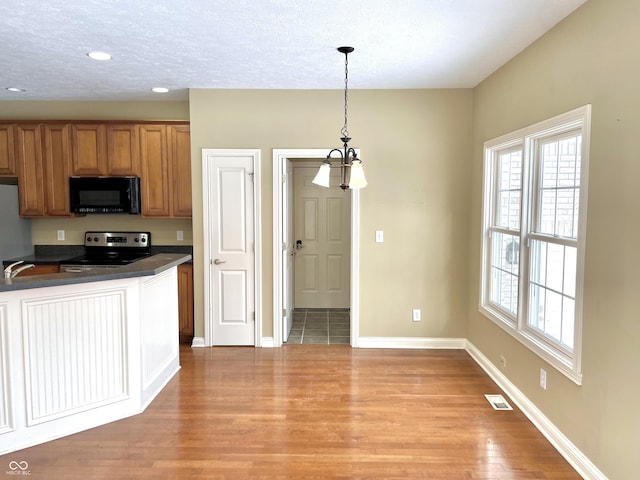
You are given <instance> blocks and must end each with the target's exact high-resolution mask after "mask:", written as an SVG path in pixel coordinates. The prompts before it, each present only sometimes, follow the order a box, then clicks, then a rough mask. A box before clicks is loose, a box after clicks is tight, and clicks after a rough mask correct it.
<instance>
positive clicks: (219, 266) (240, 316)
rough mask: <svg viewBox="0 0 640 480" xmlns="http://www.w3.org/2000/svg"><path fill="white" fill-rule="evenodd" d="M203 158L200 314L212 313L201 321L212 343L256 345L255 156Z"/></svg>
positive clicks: (211, 156)
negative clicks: (204, 299)
mask: <svg viewBox="0 0 640 480" xmlns="http://www.w3.org/2000/svg"><path fill="white" fill-rule="evenodd" d="M205 161H206V162H207V165H206V166H205V167H204V168H203V175H206V178H204V179H203V188H204V189H205V191H206V195H203V199H205V201H206V202H207V204H205V205H203V210H204V215H205V217H207V218H208V220H209V221H208V222H206V223H207V224H208V227H207V231H205V232H204V234H205V236H207V239H206V240H205V244H206V247H205V250H208V252H207V251H205V262H207V265H206V269H205V275H206V276H208V281H205V288H209V289H210V291H209V292H205V295H206V296H208V298H209V299H210V301H209V302H208V303H209V305H208V308H207V309H206V310H207V311H206V312H205V314H206V315H210V316H211V318H209V319H206V318H205V323H206V322H207V321H209V322H210V323H209V324H210V325H212V332H211V336H212V339H211V340H212V342H211V343H212V344H213V345H255V292H254V280H255V278H254V277H255V267H254V266H255V263H254V262H255V259H254V229H253V225H254V222H253V215H254V211H253V205H254V202H253V164H254V158H253V156H251V155H246V156H237V155H229V156H228V157H225V156H214V155H209V156H207V157H206V158H205ZM207 247H208V248H207ZM207 257H208V258H207Z"/></svg>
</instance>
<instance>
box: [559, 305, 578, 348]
mask: <svg viewBox="0 0 640 480" xmlns="http://www.w3.org/2000/svg"><path fill="white" fill-rule="evenodd" d="M575 316H576V302H575V300H572V299H570V298H566V297H565V298H564V300H563V301H562V318H563V319H568V318H575ZM573 324H574V322H569V321H567V320H563V322H562V343H563V344H564V345H566V346H567V347H569V349H570V350H573V333H574V332H573Z"/></svg>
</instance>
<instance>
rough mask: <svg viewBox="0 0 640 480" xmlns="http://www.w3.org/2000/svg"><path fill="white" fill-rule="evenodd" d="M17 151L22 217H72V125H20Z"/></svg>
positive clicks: (17, 128) (18, 126)
mask: <svg viewBox="0 0 640 480" xmlns="http://www.w3.org/2000/svg"><path fill="white" fill-rule="evenodd" d="M15 152H16V159H17V170H18V197H19V205H20V215H21V216H23V217H44V216H63V217H68V216H70V215H71V213H70V211H69V162H70V160H71V148H70V132H69V126H68V125H58V124H53V125H36V124H24V125H17V126H16V150H15Z"/></svg>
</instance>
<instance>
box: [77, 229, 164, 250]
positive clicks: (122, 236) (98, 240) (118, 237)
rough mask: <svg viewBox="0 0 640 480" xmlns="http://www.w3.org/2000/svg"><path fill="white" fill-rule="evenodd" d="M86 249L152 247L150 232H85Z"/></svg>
mask: <svg viewBox="0 0 640 480" xmlns="http://www.w3.org/2000/svg"><path fill="white" fill-rule="evenodd" d="M84 246H85V247H134V248H135V247H138V248H148V247H150V246H151V233H150V232H85V234H84Z"/></svg>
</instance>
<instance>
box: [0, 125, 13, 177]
mask: <svg viewBox="0 0 640 480" xmlns="http://www.w3.org/2000/svg"><path fill="white" fill-rule="evenodd" d="M13 135H14V128H13V125H0V175H7V176H15V175H16V157H15V155H16V151H15V145H14V143H13V142H14V136H13Z"/></svg>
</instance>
